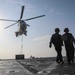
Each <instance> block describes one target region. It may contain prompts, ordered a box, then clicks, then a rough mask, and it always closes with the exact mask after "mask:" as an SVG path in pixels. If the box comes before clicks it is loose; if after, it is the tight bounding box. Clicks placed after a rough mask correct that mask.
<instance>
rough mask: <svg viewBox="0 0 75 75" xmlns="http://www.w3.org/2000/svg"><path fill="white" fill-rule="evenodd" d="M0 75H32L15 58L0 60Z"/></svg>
mask: <svg viewBox="0 0 75 75" xmlns="http://www.w3.org/2000/svg"><path fill="white" fill-rule="evenodd" d="M0 75H33V74H32V73H31V72H29V71H28V70H27V69H25V68H24V67H23V66H22V65H20V64H19V63H18V62H17V61H16V60H0Z"/></svg>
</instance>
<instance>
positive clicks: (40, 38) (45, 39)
mask: <svg viewBox="0 0 75 75" xmlns="http://www.w3.org/2000/svg"><path fill="white" fill-rule="evenodd" d="M49 39H50V35H45V36H41V37H37V38H34V39H33V41H38V42H39V41H40V42H41V41H49Z"/></svg>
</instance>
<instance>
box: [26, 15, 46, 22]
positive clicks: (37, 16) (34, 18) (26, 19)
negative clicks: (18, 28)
mask: <svg viewBox="0 0 75 75" xmlns="http://www.w3.org/2000/svg"><path fill="white" fill-rule="evenodd" d="M44 16H45V15H41V16H36V17H33V18H29V19H25V21H28V20H32V19H36V18H40V17H44Z"/></svg>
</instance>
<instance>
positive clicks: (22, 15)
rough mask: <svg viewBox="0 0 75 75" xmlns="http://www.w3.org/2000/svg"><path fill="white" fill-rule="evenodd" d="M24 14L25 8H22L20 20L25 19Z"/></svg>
mask: <svg viewBox="0 0 75 75" xmlns="http://www.w3.org/2000/svg"><path fill="white" fill-rule="evenodd" d="M23 12H24V6H22V10H21V16H20V20H21V19H22V17H23Z"/></svg>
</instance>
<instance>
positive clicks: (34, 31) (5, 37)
mask: <svg viewBox="0 0 75 75" xmlns="http://www.w3.org/2000/svg"><path fill="white" fill-rule="evenodd" d="M23 5H24V6H25V10H24V14H23V18H22V19H28V18H32V17H35V16H39V15H46V16H45V17H41V18H38V19H34V20H30V21H26V23H27V24H29V25H30V27H28V28H27V36H25V35H23V51H22V49H21V45H22V36H20V37H16V36H15V32H16V31H17V29H18V25H17V24H16V25H14V26H12V27H10V28H8V29H4V28H5V27H6V26H8V25H11V24H13V23H14V22H10V21H1V20H0V59H14V58H15V55H16V54H21V53H23V54H24V55H25V57H26V58H29V57H30V56H31V55H32V56H34V57H54V56H56V51H55V49H54V46H52V48H49V42H50V38H51V35H52V34H54V29H55V28H57V27H58V28H60V34H61V35H62V34H64V32H63V30H64V28H66V27H68V28H69V30H70V33H72V34H73V35H74V37H75V0H0V19H10V20H19V18H20V14H21V7H22V6H23ZM62 55H63V56H65V55H66V52H65V48H64V46H63V47H62Z"/></svg>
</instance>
